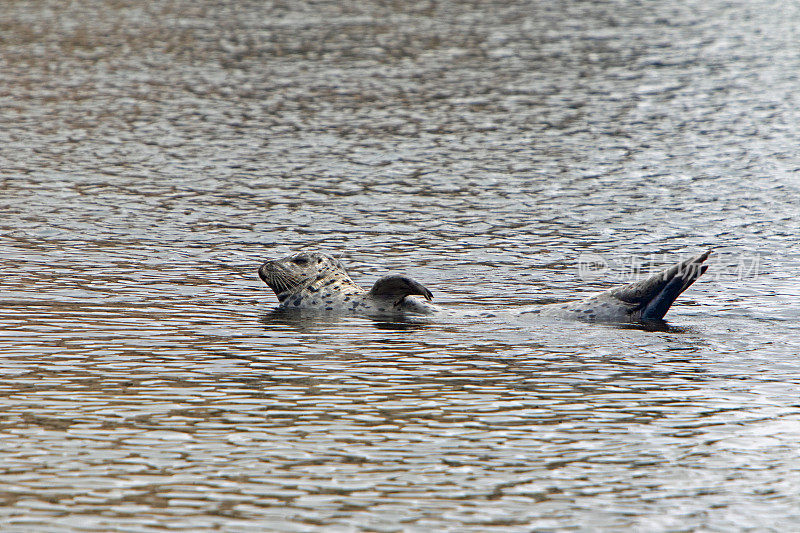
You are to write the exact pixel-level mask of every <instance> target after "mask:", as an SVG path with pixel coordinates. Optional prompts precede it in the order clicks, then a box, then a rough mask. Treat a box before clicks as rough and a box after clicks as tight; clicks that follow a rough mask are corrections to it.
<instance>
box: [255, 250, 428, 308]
mask: <svg viewBox="0 0 800 533" xmlns="http://www.w3.org/2000/svg"><path fill="white" fill-rule="evenodd" d="M258 275H259V277H260V278H261V279H262V280H263V281H264V283H266V284H267V285H269V287H270V288H271V289H272V290H273V291H275V295H276V296H277V297H278V301H279V302H280V303H281V305H280V307H281V308H284V309H311V310H315V311H321V312H327V313H340V314H355V315H398V314H406V313H410V314H421V315H430V314H433V313H436V312H438V311H440V308H438V307H437V306H435V305H433V304H430V303H428V302H430V301H431V300H432V299H433V295H432V294H431V291H429V290H428V289H426V288H425V287H424V286H422V284H420V283H419V282H417V281H415V280H414V279H412V278H410V277H408V276H403V275H397V274H395V275H390V276H384V277H382V278H380V279H379V280H378V281H376V282H375V284H374V285H373V286H372V288H371V289H370V290H366V289H363V288H361V287H359V286H358V285H356V284H355V283H354V282H353V280H352V279H350V276H349V275H348V274H347V271H345V269H344V266H343V265H342V263H341V261H339V260H337V259H334V258H333V257H331V256H329V255H326V254H322V253H318V252H304V253H299V254H295V255H292V256H289V257H284V258H283V259H277V260H274V261H267V262H266V263H264V264H263V265H261V267H260V268H259V269H258ZM417 296H419V297H422V298H423V299H419V298H417Z"/></svg>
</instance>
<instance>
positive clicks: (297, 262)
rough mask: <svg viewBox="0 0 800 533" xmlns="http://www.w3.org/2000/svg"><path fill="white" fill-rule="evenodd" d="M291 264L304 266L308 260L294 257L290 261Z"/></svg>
mask: <svg viewBox="0 0 800 533" xmlns="http://www.w3.org/2000/svg"><path fill="white" fill-rule="evenodd" d="M292 263H294V264H295V265H305V264H306V263H308V259H306V258H305V257H295V258H294V259H292Z"/></svg>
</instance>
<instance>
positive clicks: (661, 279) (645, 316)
mask: <svg viewBox="0 0 800 533" xmlns="http://www.w3.org/2000/svg"><path fill="white" fill-rule="evenodd" d="M710 254H711V250H709V251H707V252H704V253H702V254H700V255H698V256H695V257H692V258H691V259H687V260H686V261H683V262H681V263H678V264H677V265H674V266H672V267H670V268H668V269H667V270H665V271H663V272H661V273H659V274H656V275H654V276H651V277H649V278H647V279H645V280H642V281H640V282H638V283H631V284H630V285H625V286H623V287H619V288H617V289H611V290H610V291H608V293H607V294H608V295H609V296H611V297H613V298H616V299H618V300H621V301H623V302H625V303H626V304H629V305H630V306H631V307H632V308H633V309H632V310H633V313H632V318H635V319H638V320H643V321H653V320H661V319H662V318H664V315H665V314H667V311H668V310H669V307H670V306H671V305H672V303H673V302H674V301H675V299H676V298H677V297H678V296H680V294H681V293H682V292H683V291H685V290H686V289H688V288H689V287H690V286H691V284H692V283H694V282H695V281H696V280H697V278H699V277H700V276H702V275H703V273H704V272H705V271H706V270H707V269H708V265H704V264H703V262H704V261H705V260H706V259H708V256H709V255H710Z"/></svg>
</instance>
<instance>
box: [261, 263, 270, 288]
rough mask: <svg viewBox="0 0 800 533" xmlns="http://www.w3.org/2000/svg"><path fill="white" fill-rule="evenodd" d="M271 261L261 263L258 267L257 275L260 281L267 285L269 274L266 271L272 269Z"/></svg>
mask: <svg viewBox="0 0 800 533" xmlns="http://www.w3.org/2000/svg"><path fill="white" fill-rule="evenodd" d="M272 263H273V262H272V261H267V262H266V263H264V264H262V265H261V266H260V267H258V277H259V278H261V281H263V282H264V283H266V284H267V285H269V279H270V276H269V275H268V272H270V271H271V270H272Z"/></svg>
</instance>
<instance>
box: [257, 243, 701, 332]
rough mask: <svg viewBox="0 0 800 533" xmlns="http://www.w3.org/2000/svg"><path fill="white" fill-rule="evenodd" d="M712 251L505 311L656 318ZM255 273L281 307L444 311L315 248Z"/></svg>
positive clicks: (403, 286)
mask: <svg viewBox="0 0 800 533" xmlns="http://www.w3.org/2000/svg"><path fill="white" fill-rule="evenodd" d="M710 254H711V250H709V251H707V252H704V253H702V254H700V255H697V256H694V257H692V258H690V259H687V260H685V261H682V262H680V263H677V264H675V265H673V266H672V267H670V268H668V269H666V270H664V271H662V272H660V273H658V274H655V275H653V276H650V277H649V278H646V279H644V280H642V281H638V282H635V283H630V284H628V285H622V286H619V287H615V288H612V289H609V290H607V291H604V292H601V293H599V294H596V295H594V296H590V297H588V298H584V299H581V300H574V301H571V302H565V303H559V304H549V305H540V306H533V307H525V308H521V309H517V310H509V313H511V314H513V315H517V316H518V315H524V314H540V315H542V316H548V317H556V318H567V319H576V320H586V321H597V322H627V323H630V322H655V321H660V320H662V319H663V318H664V315H665V314H666V313H667V311H668V310H669V308H670V306H671V305H672V303H673V302H674V301H675V299H676V298H677V297H678V296H680V294H681V293H683V291H685V290H686V289H688V288H689V286H691V285H692V283H694V282H695V281H697V278H699V277H700V276H701V275H703V273H704V272H705V271H706V269H707V268H708V265H706V264H704V262H705V261H706V259H708V257H709V255H710ZM258 275H259V277H260V278H261V279H262V280H263V281H264V283H266V284H267V285H269V287H270V288H271V289H272V290H273V291H274V292H275V295H276V296H277V297H278V301H279V302H280V306H279V308H281V309H302V310H312V311H314V312H322V313H331V314H353V315H372V316H382V315H406V314H412V315H431V314H434V313H441V312H446V311H445V310H444V309H442V308H440V307H438V306H435V305H433V304H431V303H429V302H430V301H431V300H432V299H433V295H432V294H431V291H429V290H428V289H427V288H425V287H424V286H423V285H422V284H420V283H419V282H418V281H416V280H414V279H412V278H410V277H408V276H404V275H398V274H395V275H389V276H384V277H382V278H380V279H379V280H378V281H376V282H375V284H374V285H373V286H372V288H371V289H370V290H366V289H364V288H362V287H359V286H358V285H356V284H355V282H353V280H352V279H351V278H350V276H349V275H348V274H347V271H346V270H345V268H344V265H342V263H341V261H338V260H337V259H334V258H333V257H331V256H329V255H326V254H322V253H318V252H303V253H299V254H295V255H292V256H289V257H284V258H283V259H277V260H273V261H267V262H266V263H264V264H262V265H261V267H260V268H259V269H258ZM420 297H421V298H420Z"/></svg>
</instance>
